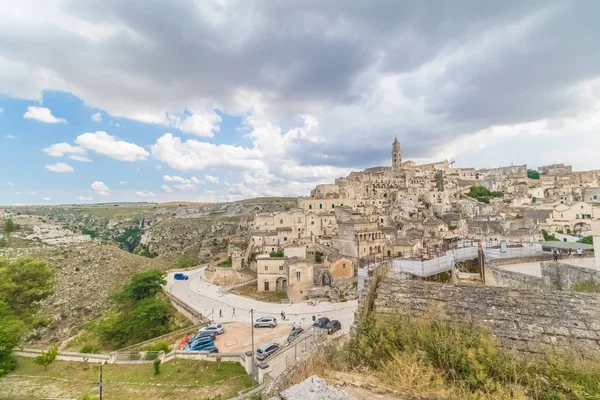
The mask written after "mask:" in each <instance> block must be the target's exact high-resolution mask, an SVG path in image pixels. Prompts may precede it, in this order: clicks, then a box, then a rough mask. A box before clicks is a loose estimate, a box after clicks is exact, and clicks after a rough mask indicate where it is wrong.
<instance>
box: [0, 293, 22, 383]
mask: <svg viewBox="0 0 600 400" xmlns="http://www.w3.org/2000/svg"><path fill="white" fill-rule="evenodd" d="M25 330H26V329H25V325H24V324H23V322H22V321H20V320H19V319H18V318H17V317H15V316H14V315H12V314H11V313H10V310H9V308H8V305H7V304H6V303H5V302H2V301H0V376H3V375H6V374H7V373H9V372H10V371H13V370H14V369H15V366H16V365H17V363H16V361H15V359H14V357H13V356H12V351H13V349H14V348H15V347H16V346H17V344H18V343H19V339H20V338H21V335H22V334H23V333H24V332H25Z"/></svg>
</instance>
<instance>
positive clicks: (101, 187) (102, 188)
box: [90, 181, 110, 196]
mask: <svg viewBox="0 0 600 400" xmlns="http://www.w3.org/2000/svg"><path fill="white" fill-rule="evenodd" d="M90 187H91V188H92V190H93V191H94V192H96V193H98V194H99V195H101V196H110V189H109V187H108V186H106V185H105V184H104V182H100V181H95V182H94V183H92V184H91V185H90Z"/></svg>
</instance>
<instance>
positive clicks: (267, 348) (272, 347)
mask: <svg viewBox="0 0 600 400" xmlns="http://www.w3.org/2000/svg"><path fill="white" fill-rule="evenodd" d="M279 347H280V346H279V345H278V344H277V343H265V344H263V345H262V346H260V347H259V348H258V349H256V359H257V360H259V361H262V360H265V359H267V358H268V357H269V356H271V355H272V354H273V353H275V352H276V351H277V350H279Z"/></svg>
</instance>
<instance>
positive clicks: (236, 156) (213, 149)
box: [151, 133, 264, 171]
mask: <svg viewBox="0 0 600 400" xmlns="http://www.w3.org/2000/svg"><path fill="white" fill-rule="evenodd" d="M151 151H152V156H153V157H154V158H155V159H157V160H159V161H162V162H164V163H166V164H167V165H168V166H170V167H171V168H176V169H180V170H184V171H186V170H201V169H204V168H207V167H215V168H223V169H230V170H238V171H239V170H245V169H260V168H262V167H263V166H264V164H263V162H262V160H261V158H262V155H261V154H260V153H259V152H258V151H256V150H254V149H245V148H243V147H237V146H231V145H226V144H221V145H215V144H212V143H208V142H200V141H197V140H194V139H189V140H186V141H185V142H182V141H181V139H180V138H178V137H174V136H173V135H172V134H170V133H167V134H165V135H163V136H162V137H160V138H158V139H157V141H156V144H154V145H152V147H151Z"/></svg>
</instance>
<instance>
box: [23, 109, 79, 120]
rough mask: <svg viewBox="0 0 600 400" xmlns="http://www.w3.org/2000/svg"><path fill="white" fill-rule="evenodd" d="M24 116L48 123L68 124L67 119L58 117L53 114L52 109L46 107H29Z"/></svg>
mask: <svg viewBox="0 0 600 400" xmlns="http://www.w3.org/2000/svg"><path fill="white" fill-rule="evenodd" d="M23 118H27V119H35V120H38V121H41V122H45V123H47V124H67V123H68V122H67V120H66V119H64V118H56V117H55V116H54V115H52V111H50V109H49V108H45V107H35V106H32V107H27V111H26V112H25V114H23Z"/></svg>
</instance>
